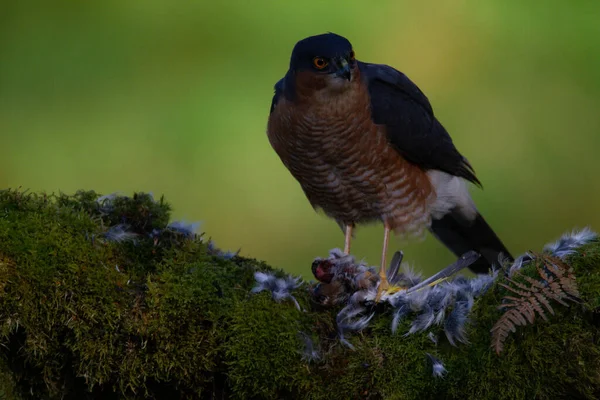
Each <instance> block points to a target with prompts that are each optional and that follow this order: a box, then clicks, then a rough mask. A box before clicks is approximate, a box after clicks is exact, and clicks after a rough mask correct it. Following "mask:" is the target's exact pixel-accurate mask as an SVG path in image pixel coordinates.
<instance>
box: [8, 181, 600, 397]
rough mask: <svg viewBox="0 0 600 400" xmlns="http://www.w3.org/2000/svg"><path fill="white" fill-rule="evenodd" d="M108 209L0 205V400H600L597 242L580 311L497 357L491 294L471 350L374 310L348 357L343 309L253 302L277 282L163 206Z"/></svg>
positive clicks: (94, 203)
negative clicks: (437, 370) (263, 279)
mask: <svg viewBox="0 0 600 400" xmlns="http://www.w3.org/2000/svg"><path fill="white" fill-rule="evenodd" d="M103 199H106V198H100V199H99V196H98V195H97V194H96V193H94V192H79V193H77V194H75V195H73V196H67V195H57V196H46V195H44V194H27V193H23V192H21V191H14V190H6V191H3V192H0V293H1V294H0V344H1V347H0V353H1V354H2V357H1V358H0V398H7V399H12V398H22V399H25V398H35V399H85V398H102V399H110V398H157V399H162V398H172V399H175V398H210V399H212V398H223V399H224V398H240V399H363V398H364V399H445V398H447V399H465V398H469V399H533V398H536V399H560V398H565V399H566V398H569V399H574V398H589V399H597V398H600V343H599V340H600V322H599V319H600V318H599V315H598V311H599V309H600V244H598V243H597V242H596V243H591V244H589V245H587V246H584V247H582V248H580V249H579V250H578V252H577V253H576V254H574V255H572V256H570V257H569V258H568V259H567V260H568V263H569V265H571V267H572V268H573V271H574V273H575V275H576V277H577V282H578V288H579V293H580V298H581V300H582V301H581V302H580V303H577V304H573V305H571V306H570V307H563V306H558V307H555V311H556V312H555V315H548V321H544V320H542V319H539V318H538V319H536V321H535V323H534V324H531V325H527V326H524V327H518V329H517V331H516V332H515V333H513V334H512V335H511V336H509V337H508V338H507V340H506V343H505V344H504V349H503V351H502V352H501V353H500V354H499V355H497V354H496V352H494V350H493V349H492V348H491V337H490V329H491V328H492V327H493V325H494V324H495V322H496V321H497V320H498V319H499V318H500V316H501V315H502V311H501V310H499V309H498V306H499V305H500V304H501V299H502V297H503V296H505V295H506V294H507V291H506V290H505V289H504V288H503V287H502V286H500V285H498V284H497V283H496V284H494V286H493V287H492V288H491V289H490V290H489V291H488V292H487V293H486V294H485V295H484V296H482V297H481V298H478V299H476V301H475V304H474V306H473V308H472V311H471V314H470V318H469V321H470V322H469V323H468V325H467V331H466V332H467V337H468V340H469V343H468V344H459V345H457V346H452V345H451V344H450V343H448V342H447V341H446V340H444V338H443V335H440V336H439V337H440V340H439V341H438V342H437V344H436V343H434V342H432V341H431V340H430V337H429V336H430V335H428V333H429V332H430V331H431V332H433V333H434V334H436V335H437V334H438V333H440V332H439V329H440V328H439V327H434V328H432V329H430V330H429V331H427V332H424V333H418V334H413V335H404V333H405V332H407V331H408V329H409V326H410V322H409V321H404V322H401V324H400V327H399V328H398V331H397V333H396V334H392V332H391V329H390V323H391V318H392V316H391V313H390V312H389V310H385V309H382V310H380V312H378V313H377V315H376V316H375V317H374V318H373V319H372V320H371V322H370V325H369V327H368V328H366V329H364V330H363V331H361V332H359V333H356V334H354V335H353V336H351V337H350V339H349V340H350V341H351V343H352V344H353V346H354V349H353V350H351V349H349V348H348V347H346V346H344V345H342V344H341V343H340V340H339V338H338V336H337V330H336V323H335V321H336V320H335V316H336V313H337V312H338V311H339V308H340V307H338V308H336V307H333V308H326V309H324V308H322V307H318V306H316V304H315V302H314V299H313V295H312V290H311V285H310V284H304V285H302V286H300V287H299V288H298V289H296V290H294V293H293V294H294V297H295V299H296V300H297V301H298V304H299V306H300V309H298V308H297V307H296V305H295V304H294V302H292V301H286V300H284V301H280V302H276V301H274V300H273V298H272V297H271V294H270V293H268V292H261V293H252V291H251V289H252V288H253V287H254V286H255V284H256V282H255V278H254V273H255V272H257V271H263V272H264V271H270V272H272V273H274V274H275V275H277V276H281V277H284V276H286V274H285V273H284V272H283V271H280V270H274V269H273V268H271V267H269V266H268V265H266V264H265V263H263V262H260V261H257V260H253V259H248V258H244V257H239V256H237V255H231V254H229V255H227V254H224V253H221V252H219V251H218V250H217V249H215V248H214V247H213V246H211V245H209V243H207V241H206V240H204V239H203V237H202V235H194V234H190V232H189V230H187V229H184V228H182V226H181V225H169V206H168V204H167V203H166V202H164V200H162V199H160V200H154V199H153V198H152V196H150V195H147V194H136V195H134V196H133V197H131V198H129V197H112V198H110V201H109V202H107V203H103ZM527 268H529V269H532V268H535V267H534V266H533V264H532V265H531V266H528V267H526V268H525V269H524V271H527ZM306 337H310V338H312V341H313V342H314V343H315V348H314V349H313V350H314V351H313V354H312V355H310V354H309V355H308V356H307V354H306V351H307V349H305V345H306V344H305V339H306ZM308 351H309V352H310V349H309V350H308ZM427 353H429V354H432V355H434V356H435V357H437V358H440V359H441V360H443V363H444V366H445V368H446V370H447V373H446V375H445V376H444V377H441V378H440V377H438V378H436V377H434V376H433V374H432V365H431V362H430V361H429V359H428V357H427V356H426V354H427Z"/></svg>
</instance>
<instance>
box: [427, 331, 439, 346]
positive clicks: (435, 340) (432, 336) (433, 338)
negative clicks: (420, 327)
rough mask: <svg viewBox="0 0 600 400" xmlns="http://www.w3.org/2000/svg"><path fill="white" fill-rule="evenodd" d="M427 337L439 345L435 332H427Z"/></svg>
mask: <svg viewBox="0 0 600 400" xmlns="http://www.w3.org/2000/svg"><path fill="white" fill-rule="evenodd" d="M427 337H428V338H429V340H431V341H432V342H433V344H435V345H436V346H437V344H438V338H437V336H436V335H434V334H433V332H429V333H428V334H427Z"/></svg>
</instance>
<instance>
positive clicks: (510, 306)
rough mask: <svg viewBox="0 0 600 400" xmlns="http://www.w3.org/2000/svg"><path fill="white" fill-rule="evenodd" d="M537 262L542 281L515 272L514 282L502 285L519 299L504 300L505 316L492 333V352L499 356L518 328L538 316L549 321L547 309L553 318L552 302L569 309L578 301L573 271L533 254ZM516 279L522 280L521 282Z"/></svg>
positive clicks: (552, 259) (560, 261) (560, 263)
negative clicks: (510, 334) (509, 337)
mask: <svg viewBox="0 0 600 400" xmlns="http://www.w3.org/2000/svg"><path fill="white" fill-rule="evenodd" d="M531 255H532V256H533V258H534V259H537V260H538V264H537V265H536V271H537V273H538V275H539V278H541V279H536V278H532V277H530V276H526V275H523V274H521V273H520V272H519V271H516V272H515V274H514V275H513V278H512V279H511V278H508V277H507V278H506V282H507V284H505V283H500V284H499V285H500V286H502V287H503V288H505V289H506V290H507V291H509V292H512V293H514V294H515V295H517V297H516V296H509V295H507V296H504V297H503V299H502V300H503V302H504V303H503V304H501V305H499V306H498V308H499V309H504V310H505V312H504V314H503V315H502V316H501V317H500V319H499V320H498V321H497V322H496V323H495V324H494V326H493V327H492V329H491V333H492V348H494V350H495V351H496V353H498V354H500V352H501V351H502V349H503V347H504V342H505V340H506V338H507V337H508V335H509V333H510V332H516V327H517V326H525V325H527V324H533V322H534V320H535V315H536V314H537V315H539V316H540V317H541V318H542V319H544V320H546V321H547V320H548V317H547V316H546V313H545V311H544V308H545V309H546V310H547V311H548V312H549V313H550V314H552V315H554V309H553V308H552V305H551V304H550V301H551V300H553V301H555V302H557V303H559V304H561V305H564V306H567V307H568V306H569V304H568V303H567V301H571V302H577V301H579V290H578V289H577V281H576V279H575V274H574V273H573V269H572V268H571V267H570V266H569V265H567V264H566V263H565V262H563V261H562V260H560V259H559V258H558V257H552V256H548V255H543V254H537V253H534V252H531ZM517 278H521V279H522V280H521V281H518V280H517Z"/></svg>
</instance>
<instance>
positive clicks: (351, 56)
mask: <svg viewBox="0 0 600 400" xmlns="http://www.w3.org/2000/svg"><path fill="white" fill-rule="evenodd" d="M355 59H356V58H355V57H354V50H352V51H351V52H350V61H354V60H355Z"/></svg>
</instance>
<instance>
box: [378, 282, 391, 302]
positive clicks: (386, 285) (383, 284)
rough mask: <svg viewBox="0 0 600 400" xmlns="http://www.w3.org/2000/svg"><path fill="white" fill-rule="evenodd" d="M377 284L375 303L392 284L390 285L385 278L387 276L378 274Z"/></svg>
mask: <svg viewBox="0 0 600 400" xmlns="http://www.w3.org/2000/svg"><path fill="white" fill-rule="evenodd" d="M379 278H380V279H379V286H378V287H377V296H375V303H379V301H380V300H381V296H382V295H383V293H384V292H385V293H387V292H388V291H389V290H390V289H391V288H393V286H390V283H389V281H388V279H387V276H385V275H380V276H379Z"/></svg>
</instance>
